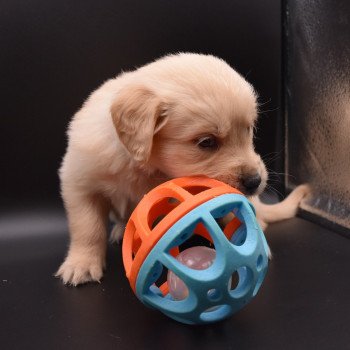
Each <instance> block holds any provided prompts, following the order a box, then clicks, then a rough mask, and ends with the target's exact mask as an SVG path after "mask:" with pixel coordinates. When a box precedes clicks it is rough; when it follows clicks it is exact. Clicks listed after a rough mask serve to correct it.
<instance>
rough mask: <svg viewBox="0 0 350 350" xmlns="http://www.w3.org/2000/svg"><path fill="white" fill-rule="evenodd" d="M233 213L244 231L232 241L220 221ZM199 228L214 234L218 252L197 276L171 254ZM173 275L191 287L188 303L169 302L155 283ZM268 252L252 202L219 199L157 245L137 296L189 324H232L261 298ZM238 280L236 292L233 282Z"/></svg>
mask: <svg viewBox="0 0 350 350" xmlns="http://www.w3.org/2000/svg"><path fill="white" fill-rule="evenodd" d="M229 212H232V213H234V215H235V216H236V217H237V218H238V219H239V220H240V222H241V226H240V227H239V228H238V229H237V230H236V232H235V234H234V235H233V236H232V238H231V240H228V239H227V237H226V236H225V234H224V233H223V231H222V229H221V227H220V225H219V224H218V222H217V220H216V219H218V218H222V217H223V216H225V215H227V214H228V213H229ZM199 223H202V224H203V225H204V226H205V228H206V229H207V231H208V233H209V234H210V236H211V238H212V241H213V244H214V246H215V250H216V257H215V260H214V262H213V264H212V265H211V266H210V267H209V268H207V269H205V270H194V269H191V268H189V267H187V266H185V265H183V264H181V263H180V262H179V261H178V260H176V258H174V257H173V256H172V255H171V254H170V250H171V249H172V248H174V247H178V246H180V245H181V244H183V243H184V242H185V241H186V240H188V239H189V238H190V237H191V236H192V235H193V234H194V230H195V228H196V227H197V225H198V224H199ZM164 267H165V268H167V269H168V270H171V271H173V272H174V273H175V274H176V275H177V276H178V277H179V278H180V279H181V280H182V281H183V282H184V283H185V284H186V286H187V288H188V290H189V293H188V296H187V297H186V299H184V300H174V299H173V298H172V296H171V295H170V294H169V293H168V294H167V295H165V296H163V295H162V293H161V291H160V290H159V288H158V287H157V286H156V284H155V282H156V281H157V280H158V279H159V277H160V275H161V274H162V272H163V269H164ZM267 267H268V246H267V243H266V239H265V236H264V234H263V232H262V230H261V228H260V226H259V225H258V223H257V221H256V217H255V212H254V209H253V207H252V205H251V204H250V202H249V201H248V200H247V199H246V198H245V197H244V196H243V195H239V194H224V195H221V196H218V197H216V198H213V199H211V200H209V201H207V202H205V203H203V204H201V205H200V206H198V207H197V208H195V209H193V210H192V211H190V212H189V213H188V214H186V215H185V216H183V217H182V218H181V219H180V220H178V221H177V222H176V223H175V224H174V225H173V226H172V227H171V228H170V229H169V230H168V231H167V232H166V233H165V234H164V236H163V237H162V238H161V239H160V240H159V241H158V242H157V244H156V245H155V246H154V248H153V249H152V251H151V252H150V253H149V255H148V256H147V258H146V259H145V261H144V263H143V264H142V266H141V268H140V271H139V274H138V277H137V281H136V295H137V297H138V298H139V299H140V300H141V301H142V302H143V303H144V304H145V305H147V306H150V307H152V308H155V309H158V310H159V311H161V312H163V313H164V314H165V315H167V316H169V317H171V318H173V319H175V320H177V321H179V322H182V323H186V324H203V323H211V322H216V321H219V320H222V319H224V318H227V317H228V316H230V315H232V314H233V313H235V312H237V311H238V310H240V309H241V308H242V307H244V306H245V305H246V304H247V303H249V301H250V300H251V299H252V298H253V297H254V296H255V295H256V294H257V292H258V290H259V288H260V286H261V284H262V282H263V280H264V278H265V275H266V272H267ZM234 274H236V275H238V282H237V285H236V286H235V288H233V289H231V278H232V276H233V275H234Z"/></svg>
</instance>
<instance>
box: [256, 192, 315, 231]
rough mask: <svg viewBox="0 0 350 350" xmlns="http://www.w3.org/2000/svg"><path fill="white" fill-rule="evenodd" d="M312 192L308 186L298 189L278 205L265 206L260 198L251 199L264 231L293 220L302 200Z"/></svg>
mask: <svg viewBox="0 0 350 350" xmlns="http://www.w3.org/2000/svg"><path fill="white" fill-rule="evenodd" d="M309 192H310V189H309V186H308V185H300V186H298V187H296V188H295V189H294V190H293V191H292V192H291V193H290V194H289V196H288V197H287V198H285V199H284V200H283V201H282V202H280V203H277V204H272V205H269V204H264V203H262V202H261V201H260V199H259V197H253V198H251V202H252V203H253V205H254V207H255V210H256V217H257V219H258V221H259V223H260V225H261V227H262V229H263V230H264V229H265V228H266V227H267V226H268V224H272V223H274V222H277V221H281V220H285V219H289V218H292V217H294V216H295V215H296V213H297V211H298V207H299V204H300V202H301V200H302V199H303V198H304V197H306V195H307V194H308V193H309Z"/></svg>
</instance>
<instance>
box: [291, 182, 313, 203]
mask: <svg viewBox="0 0 350 350" xmlns="http://www.w3.org/2000/svg"><path fill="white" fill-rule="evenodd" d="M310 193H311V188H310V186H309V185H307V184H304V185H299V186H297V187H296V188H295V189H294V190H293V191H292V192H291V194H290V195H289V196H291V197H292V198H293V199H294V201H295V203H298V204H300V202H301V201H302V200H303V199H305V198H306V197H307V196H308V195H309V194H310Z"/></svg>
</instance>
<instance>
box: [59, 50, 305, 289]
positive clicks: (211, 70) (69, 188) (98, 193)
mask: <svg viewBox="0 0 350 350" xmlns="http://www.w3.org/2000/svg"><path fill="white" fill-rule="evenodd" d="M256 117H257V103H256V96H255V93H254V90H253V88H252V86H251V85H249V84H248V83H247V82H246V81H245V80H244V79H243V78H242V77H241V76H240V75H239V74H238V73H236V72H235V71H234V70H233V69H232V68H231V67H230V66H228V65H227V64H226V63H225V62H224V61H222V60H220V59H218V58H215V57H213V56H205V55H197V54H178V55H173V56H167V57H165V58H163V59H161V60H158V61H155V62H153V63H151V64H149V65H146V66H144V67H142V68H140V69H138V70H136V71H134V72H130V73H124V74H121V75H120V76H118V77H117V78H116V79H112V80H109V81H107V82H106V83H105V84H104V85H102V86H101V87H100V88H99V89H97V90H96V91H95V92H94V93H93V94H92V95H91V96H90V98H89V99H88V100H87V101H86V102H85V104H84V106H83V108H82V109H81V110H80V111H79V112H78V113H77V114H76V115H75V116H74V118H73V120H72V122H71V124H70V127H69V132H68V135H69V145H68V149H67V153H66V155H65V157H64V160H63V164H62V167H61V169H60V178H61V187H62V196H63V199H64V204H65V207H66V211H67V215H68V221H69V229H70V234H71V242H70V247H69V251H68V255H67V257H66V260H65V261H64V263H63V264H62V265H61V267H60V269H59V270H58V272H57V276H60V277H61V278H62V279H63V281H64V282H65V283H71V284H73V285H77V284H79V283H83V282H87V281H98V280H100V278H101V277H102V273H103V268H104V266H105V251H106V241H107V238H106V237H107V234H106V222H107V219H108V213H109V211H110V210H111V209H112V210H113V212H114V213H115V215H116V218H117V220H118V223H117V224H116V227H115V229H114V231H113V233H112V234H113V235H114V238H118V237H120V236H121V233H122V231H123V226H124V225H125V222H126V220H127V219H128V216H129V214H130V212H131V210H132V209H133V207H134V206H135V205H136V203H137V202H138V201H139V200H140V199H141V198H142V196H143V195H144V194H145V193H146V192H148V191H149V190H150V189H151V188H153V187H154V186H156V185H158V184H159V183H161V182H163V181H165V180H167V179H169V178H174V177H180V176H186V175H206V176H209V177H213V178H216V179H218V180H222V181H224V182H226V183H228V184H230V185H232V186H235V187H237V188H239V189H240V190H241V191H242V192H244V193H245V194H247V195H249V196H251V195H256V194H259V193H260V192H261V191H262V190H263V189H264V187H265V184H266V180H267V172H266V169H265V166H264V164H263V162H262V160H261V158H260V156H258V155H257V154H256V153H255V152H254V147H253V129H254V123H255V120H256ZM304 190H305V189H304V188H303V187H301V188H298V189H297V190H296V192H294V193H293V194H292V195H291V196H290V197H288V198H287V200H285V202H282V203H280V204H278V205H275V206H265V205H263V204H261V203H260V202H259V200H258V198H257V197H256V199H255V200H254V203H255V205H256V207H257V216H258V219H259V221H260V223H261V224H262V225H263V226H264V227H265V226H266V224H267V223H268V222H274V221H277V220H281V219H284V218H288V217H291V216H293V215H294V214H295V212H296V209H297V207H298V204H299V202H300V200H301V198H302V197H303V195H304Z"/></svg>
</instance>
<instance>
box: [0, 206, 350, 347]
mask: <svg viewBox="0 0 350 350" xmlns="http://www.w3.org/2000/svg"><path fill="white" fill-rule="evenodd" d="M37 215H38V213H37V214H35V213H32V214H31V213H28V212H27V213H25V212H24V213H17V218H18V220H17V221H16V222H12V224H10V223H9V221H8V222H7V224H6V222H4V221H3V222H2V223H1V226H0V230H1V232H4V235H3V236H2V237H1V238H0V309H1V328H0V334H1V336H0V340H1V349H24V348H25V349H81V348H84V349H94V348H101V349H113V348H116V349H126V350H127V349H164V348H167V349H174V350H175V349H193V348H196V349H197V348H198V349H208V350H209V349H310V348H315V349H331V348H339V349H345V348H347V346H348V344H349V342H350V334H349V331H348V325H349V323H350V301H349V298H348V296H349V295H350V283H349V280H348V278H347V276H349V275H350V265H349V263H348V258H349V255H350V245H349V241H348V240H347V239H346V238H344V237H341V236H339V235H336V234H334V233H333V232H330V231H327V230H326V229H324V228H321V227H319V226H316V225H314V224H312V223H309V222H306V221H304V220H302V219H299V218H296V219H293V220H290V221H286V222H283V223H279V224H276V225H273V226H271V227H270V228H269V230H268V231H267V239H268V241H269V244H270V247H271V249H272V252H273V255H274V258H273V260H272V261H271V263H270V266H269V271H268V275H267V277H266V279H265V282H264V284H263V286H262V289H261V291H260V292H259V294H258V296H257V297H256V298H255V299H254V300H253V301H252V302H251V303H250V304H249V305H248V306H247V307H246V308H245V309H243V310H242V311H240V312H239V313H238V314H236V315H234V316H233V317H232V318H230V319H228V320H226V321H223V322H220V323H218V324H213V325H209V326H186V325H182V324H179V323H176V322H175V321H172V320H171V319H168V318H167V317H166V316H164V315H162V314H161V313H159V312H157V311H154V310H151V309H148V308H146V307H145V306H144V305H142V304H141V303H140V302H139V301H138V300H137V299H136V297H135V296H134V295H133V293H132V291H131V289H130V288H129V285H128V281H127V280H126V277H125V276H124V271H123V266H122V259H121V254H120V246H112V245H110V246H109V248H108V268H107V271H106V274H105V276H104V278H103V280H102V281H101V284H87V285H84V286H80V287H78V288H73V287H67V286H64V285H63V284H62V283H61V281H59V280H57V279H55V278H54V277H52V274H53V272H54V271H55V270H56V269H57V267H58V266H59V264H60V262H61V261H62V259H63V257H64V254H65V249H66V244H67V236H68V234H67V231H66V229H65V219H64V215H63V212H62V211H60V210H54V209H52V210H48V209H47V210H43V211H42V213H41V215H40V220H38V218H39V217H38V216H37ZM8 217H10V216H8ZM23 223H26V225H25V229H24V227H23ZM53 223H54V225H53ZM16 233H17V235H16ZM10 236H12V238H10Z"/></svg>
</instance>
